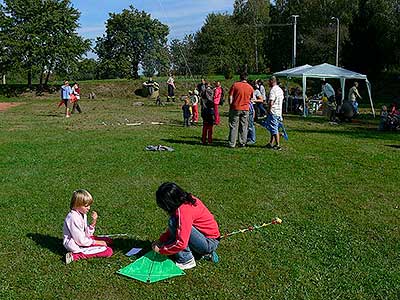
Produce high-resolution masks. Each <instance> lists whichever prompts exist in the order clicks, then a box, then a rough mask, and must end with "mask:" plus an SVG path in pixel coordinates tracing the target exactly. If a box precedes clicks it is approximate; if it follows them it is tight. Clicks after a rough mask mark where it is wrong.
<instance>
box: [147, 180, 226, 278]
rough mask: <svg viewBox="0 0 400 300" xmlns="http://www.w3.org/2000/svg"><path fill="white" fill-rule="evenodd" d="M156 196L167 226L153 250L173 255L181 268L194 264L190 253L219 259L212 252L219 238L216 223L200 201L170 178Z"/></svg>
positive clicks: (216, 260)
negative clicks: (167, 216) (166, 220)
mask: <svg viewBox="0 0 400 300" xmlns="http://www.w3.org/2000/svg"><path fill="white" fill-rule="evenodd" d="M156 199H157V205H158V206H159V207H160V208H162V209H163V210H165V211H166V212H167V213H168V214H169V215H170V218H169V222H168V229H167V230H166V231H165V232H164V233H163V234H162V235H161V236H160V238H159V240H158V241H155V242H154V243H153V246H152V247H153V250H154V251H155V252H157V253H160V254H163V255H169V256H170V255H174V256H175V260H176V265H177V266H178V267H179V268H181V269H182V270H185V269H191V268H193V267H195V266H196V261H195V259H194V256H193V253H194V254H197V255H198V256H200V257H201V256H202V257H204V258H206V259H208V260H212V261H213V262H215V263H216V262H218V260H219V258H218V255H217V253H216V252H215V250H216V249H217V247H218V244H219V239H220V233H219V229H218V224H217V222H216V221H215V219H214V216H213V215H212V214H211V213H210V211H209V210H208V208H207V207H206V206H205V205H204V204H203V202H201V200H200V199H198V198H196V197H195V196H193V195H192V194H190V193H187V192H185V191H184V190H182V189H181V188H180V187H179V186H178V185H177V184H175V183H172V182H166V183H163V184H162V185H161V186H160V187H159V188H158V190H157V192H156Z"/></svg>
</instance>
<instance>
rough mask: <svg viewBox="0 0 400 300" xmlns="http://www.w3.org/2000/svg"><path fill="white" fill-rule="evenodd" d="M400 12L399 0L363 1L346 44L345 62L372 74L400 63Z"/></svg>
mask: <svg viewBox="0 0 400 300" xmlns="http://www.w3.org/2000/svg"><path fill="white" fill-rule="evenodd" d="M399 13H400V1H399V0H369V1H366V0H360V1H359V7H358V13H357V14H356V16H355V17H354V19H353V22H352V26H351V30H350V39H349V40H348V41H347V43H346V45H345V51H346V52H345V53H346V55H345V58H346V63H347V64H348V65H349V66H351V67H352V68H354V69H355V70H359V71H360V72H365V73H368V74H371V75H372V76H376V75H377V74H379V73H380V72H382V71H383V70H385V69H390V68H394V67H395V66H399V65H400V50H399V49H400V19H399Z"/></svg>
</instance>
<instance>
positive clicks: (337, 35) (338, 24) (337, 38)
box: [331, 17, 340, 67]
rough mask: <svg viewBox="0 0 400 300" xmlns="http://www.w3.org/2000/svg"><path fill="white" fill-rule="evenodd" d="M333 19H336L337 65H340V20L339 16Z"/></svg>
mask: <svg viewBox="0 0 400 300" xmlns="http://www.w3.org/2000/svg"><path fill="white" fill-rule="evenodd" d="M331 20H336V67H339V32H340V22H339V18H337V17H332V18H331Z"/></svg>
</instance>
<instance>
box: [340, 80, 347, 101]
mask: <svg viewBox="0 0 400 300" xmlns="http://www.w3.org/2000/svg"><path fill="white" fill-rule="evenodd" d="M340 85H341V88H342V104H343V100H344V89H345V88H346V78H341V79H340Z"/></svg>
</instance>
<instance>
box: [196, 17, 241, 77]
mask: <svg viewBox="0 0 400 300" xmlns="http://www.w3.org/2000/svg"><path fill="white" fill-rule="evenodd" d="M237 41H238V37H237V30H236V28H235V24H234V22H233V19H232V17H231V16H229V15H227V14H214V13H212V14H209V15H208V16H207V18H206V21H205V23H204V25H203V27H202V28H201V29H200V31H199V32H198V33H197V34H196V36H195V45H194V51H195V53H196V54H195V55H193V57H195V58H196V64H195V70H196V71H197V72H198V73H200V74H209V73H226V72H227V70H236V69H238V67H239V65H240V63H241V62H242V61H241V60H240V56H239V55H238V53H237V52H238V48H239V47H240V46H239V44H238V43H237Z"/></svg>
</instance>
